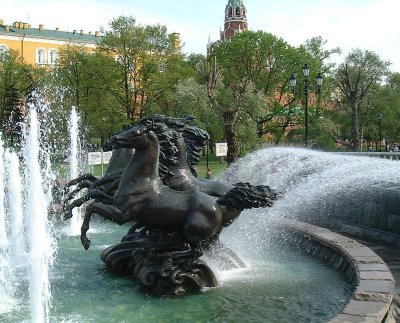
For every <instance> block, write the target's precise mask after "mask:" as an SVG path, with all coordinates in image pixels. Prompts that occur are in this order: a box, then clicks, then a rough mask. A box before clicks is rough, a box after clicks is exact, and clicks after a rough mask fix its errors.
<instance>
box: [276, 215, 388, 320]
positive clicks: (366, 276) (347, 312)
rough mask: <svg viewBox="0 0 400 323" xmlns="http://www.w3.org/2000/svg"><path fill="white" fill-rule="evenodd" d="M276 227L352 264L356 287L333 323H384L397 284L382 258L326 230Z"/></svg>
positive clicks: (290, 223)
mask: <svg viewBox="0 0 400 323" xmlns="http://www.w3.org/2000/svg"><path fill="white" fill-rule="evenodd" d="M276 224H277V225H278V226H281V227H283V228H284V229H285V230H287V231H291V232H293V233H297V234H301V235H302V236H303V237H304V238H307V239H311V240H313V241H315V242H317V243H318V244H322V245H324V246H325V247H328V248H329V249H331V250H332V251H334V252H338V253H340V254H341V255H342V256H343V257H344V258H345V259H346V260H347V261H348V262H349V263H350V264H351V267H352V269H353V271H354V273H355V275H356V280H357V286H356V288H355V290H354V292H353V295H352V297H351V298H350V301H349V302H348V303H347V305H346V307H345V308H344V310H343V311H342V313H339V314H338V315H336V316H335V317H334V318H332V319H331V320H330V321H329V322H330V323H339V322H382V321H384V319H385V318H386V316H387V315H388V312H389V309H390V306H391V304H392V301H393V297H394V294H395V281H394V278H393V275H392V273H391V271H390V270H389V268H388V266H387V265H386V263H385V262H384V261H383V260H382V258H381V257H379V256H378V255H377V254H376V253H375V252H374V251H372V250H371V249H370V248H368V247H366V246H364V245H363V244H361V243H359V242H357V241H355V240H353V239H351V238H348V237H345V236H343V235H341V234H338V233H335V232H332V231H330V230H328V229H326V228H322V227H318V226H316V225H312V224H309V223H305V222H300V221H297V220H292V219H287V218H281V219H279V220H277V221H276Z"/></svg>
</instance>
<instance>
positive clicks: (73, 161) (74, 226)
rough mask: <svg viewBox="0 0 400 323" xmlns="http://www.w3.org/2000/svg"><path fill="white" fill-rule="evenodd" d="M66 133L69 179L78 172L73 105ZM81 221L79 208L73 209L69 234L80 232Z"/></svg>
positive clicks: (76, 122) (77, 144)
mask: <svg viewBox="0 0 400 323" xmlns="http://www.w3.org/2000/svg"><path fill="white" fill-rule="evenodd" d="M68 133H69V146H70V155H69V172H70V179H74V178H77V177H78V175H79V172H80V169H79V164H80V162H79V160H80V150H81V149H80V140H79V115H78V113H77V111H76V108H75V107H72V110H71V114H70V118H69V120H68ZM81 223H82V216H81V212H80V210H79V209H74V210H73V217H72V218H71V221H70V234H73V235H78V234H79V233H80V226H81Z"/></svg>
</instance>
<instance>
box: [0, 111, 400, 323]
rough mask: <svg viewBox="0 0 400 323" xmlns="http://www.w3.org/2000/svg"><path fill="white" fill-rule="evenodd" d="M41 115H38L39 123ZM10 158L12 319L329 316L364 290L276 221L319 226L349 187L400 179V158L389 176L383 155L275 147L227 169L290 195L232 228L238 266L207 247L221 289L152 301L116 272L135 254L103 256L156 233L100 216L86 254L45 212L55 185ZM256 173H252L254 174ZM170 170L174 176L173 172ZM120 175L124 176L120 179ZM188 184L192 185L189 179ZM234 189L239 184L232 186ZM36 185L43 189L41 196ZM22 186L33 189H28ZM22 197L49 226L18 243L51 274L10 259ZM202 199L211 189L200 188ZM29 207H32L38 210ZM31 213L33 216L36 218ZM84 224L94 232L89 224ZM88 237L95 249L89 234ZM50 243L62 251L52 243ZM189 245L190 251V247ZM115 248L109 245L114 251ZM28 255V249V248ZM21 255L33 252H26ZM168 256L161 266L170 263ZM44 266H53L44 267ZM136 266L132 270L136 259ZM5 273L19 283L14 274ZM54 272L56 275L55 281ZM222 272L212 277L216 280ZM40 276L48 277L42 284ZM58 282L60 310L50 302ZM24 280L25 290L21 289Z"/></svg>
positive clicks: (2, 315)
mask: <svg viewBox="0 0 400 323" xmlns="http://www.w3.org/2000/svg"><path fill="white" fill-rule="evenodd" d="M33 115H35V113H33ZM34 119H35V118H31V121H32V120H34ZM35 129H36V127H35V124H31V126H30V130H31V132H32V136H31V137H30V138H31V139H29V140H28V141H27V145H28V143H29V145H32V146H33V147H35V148H34V149H33V150H31V153H29V154H28V153H25V159H26V160H29V162H30V163H32V166H30V168H29V173H33V174H36V175H33V177H29V178H35V176H36V184H38V183H41V182H42V179H41V178H39V177H37V176H38V174H41V172H40V170H39V172H38V167H39V165H38V163H36V162H35V158H36V161H38V160H39V159H40V158H38V157H37V153H38V151H37V150H36V149H37V147H38V145H37V144H35V142H37V137H36V136H35V135H34V134H35V133H36V131H35ZM35 138H36V139H35ZM114 144H115V142H114ZM0 153H1V150H0ZM4 155H5V162H4V161H3V159H1V158H0V163H3V162H4V165H5V166H4V167H5V172H4V174H1V173H0V202H1V198H2V195H1V193H2V192H4V190H1V183H2V182H3V183H8V184H7V186H8V189H9V191H13V192H20V193H19V194H15V198H16V199H15V200H13V201H12V202H11V201H10V197H11V196H8V192H6V196H5V201H6V203H5V204H4V205H6V208H5V210H4V214H5V216H3V217H2V213H1V209H0V235H1V234H3V236H6V239H4V240H3V239H2V240H1V242H2V244H1V245H0V260H1V261H2V263H4V264H7V263H10V264H11V265H10V266H2V267H0V290H1V292H2V293H1V294H0V295H5V294H3V291H4V293H8V295H10V297H9V299H10V300H13V302H12V303H11V302H6V300H5V299H3V298H2V297H0V321H4V322H15V321H27V320H29V319H31V320H32V321H36V322H42V321H43V322H44V321H52V322H53V321H54V322H61V321H65V322H92V321H96V322H109V321H110V320H115V321H124V320H127V319H131V318H135V321H137V322H149V321H157V320H162V319H164V318H165V317H168V319H169V320H171V321H184V320H200V321H225V322H236V321H240V320H242V321H245V320H248V321H260V318H262V319H265V318H272V317H273V318H274V319H275V321H277V322H288V321H315V322H325V321H327V320H329V319H331V318H332V317H334V316H335V315H337V314H338V313H340V312H341V310H342V309H343V308H344V307H345V306H346V304H347V302H348V301H349V299H350V297H351V294H352V292H353V290H354V283H353V282H347V281H346V280H345V279H344V277H343V276H341V274H340V273H339V272H337V271H335V270H334V269H333V268H330V267H329V266H326V265H325V264H324V263H322V262H320V261H318V260H316V259H314V258H312V257H310V256H307V255H304V254H302V253H299V252H298V251H296V250H294V249H292V248H290V247H288V246H287V245H285V244H284V243H282V242H279V241H280V237H281V236H282V237H284V236H285V233H284V232H277V229H275V228H276V227H275V226H274V222H275V221H274V219H279V218H281V217H286V218H292V217H293V218H296V219H302V220H308V221H310V222H314V223H317V222H321V221H322V222H327V219H328V218H329V217H333V218H338V220H342V218H340V217H338V216H337V214H338V213H340V212H339V211H338V210H337V208H338V207H341V208H342V209H341V210H342V211H343V210H344V209H345V208H346V207H348V204H346V203H345V202H346V199H344V198H343V195H344V194H343V191H345V192H346V194H347V192H349V193H350V192H352V190H354V196H362V197H369V196H370V194H369V193H368V192H366V187H367V188H368V187H369V186H371V185H372V184H374V185H375V184H378V179H379V178H380V179H381V180H383V182H382V185H389V183H390V185H392V184H393V183H396V182H397V183H398V175H397V174H395V173H394V169H395V168H396V167H397V164H394V162H392V163H390V162H385V165H384V166H385V174H383V172H382V171H381V169H380V167H379V163H382V162H383V161H381V160H371V159H368V160H367V159H363V158H357V157H348V156H341V155H333V154H328V153H321V152H314V151H311V150H304V149H287V148H270V149H264V150H261V151H258V152H255V153H253V154H250V155H249V156H247V157H245V158H243V159H242V160H239V161H238V163H236V164H235V165H233V166H232V167H231V168H230V169H229V170H228V171H227V173H226V177H227V179H228V180H229V182H230V183H236V182H239V181H240V182H250V183H252V184H253V185H256V186H257V185H268V186H271V187H273V188H274V189H276V190H277V191H279V192H280V198H279V199H278V200H277V201H275V202H274V205H272V206H271V207H268V208H264V207H262V208H257V209H254V208H253V209H248V210H244V211H241V212H240V213H241V215H240V216H239V217H237V218H235V221H233V223H232V224H230V225H229V226H227V227H225V228H224V229H223V230H222V232H221V234H220V236H219V238H220V239H219V240H220V241H221V242H222V243H223V245H224V246H225V247H226V248H228V249H229V250H231V251H232V252H233V254H236V255H237V256H238V257H239V260H240V264H238V265H237V266H234V267H232V262H229V263H228V264H221V261H220V260H221V259H222V260H223V258H224V257H222V258H218V259H216V258H215V257H214V256H215V254H213V250H212V249H209V250H208V249H207V248H206V249H205V250H204V254H203V256H202V257H201V258H200V259H199V260H196V261H198V262H197V263H198V264H202V265H203V264H204V265H206V266H207V267H208V268H209V270H210V271H211V272H212V274H213V276H214V278H215V281H216V282H217V283H216V284H215V285H213V286H215V287H206V286H202V288H201V291H200V292H197V293H193V294H188V295H187V296H185V297H183V298H179V299H177V298H156V297H149V296H148V295H147V294H146V293H142V292H141V291H140V287H143V285H142V284H143V282H141V281H140V280H137V281H132V279H129V278H127V277H124V276H119V275H117V274H115V273H114V272H113V271H112V270H110V269H109V268H111V269H118V268H119V265H126V260H127V258H126V255H122V257H121V258H119V257H117V256H116V255H115V254H114V255H113V256H112V257H111V260H110V262H109V263H108V264H107V265H108V266H109V268H107V267H106V266H104V264H103V263H102V262H101V261H100V260H99V254H100V253H101V252H102V251H103V260H104V259H105V258H107V257H108V256H109V255H110V254H112V253H113V252H117V251H118V250H117V249H118V246H120V245H121V244H120V240H121V237H123V240H124V242H125V243H126V244H128V245H130V248H132V249H130V251H132V250H133V251H135V252H137V251H136V249H135V248H136V247H138V246H139V247H140V248H142V247H143V244H142V243H143V242H145V243H148V244H150V245H151V244H152V243H153V240H151V239H152V238H151V237H150V236H151V235H152V234H154V232H152V231H151V230H150V231H149V230H147V231H146V230H144V231H141V230H136V229H137V227H134V228H132V223H126V224H122V225H120V226H118V225H115V224H114V223H111V222H107V221H105V220H103V219H102V218H99V217H97V218H96V217H95V218H93V219H92V221H91V228H90V231H89V234H90V237H91V239H92V244H91V248H90V249H88V250H87V251H84V250H82V246H81V241H80V239H79V238H78V237H76V236H75V235H71V233H70V231H69V230H65V228H66V226H68V227H69V223H68V224H65V223H56V224H54V227H53V226H52V225H51V224H50V223H48V222H46V221H43V220H44V219H46V218H47V212H46V210H45V209H43V208H42V207H43V206H46V205H48V201H46V198H45V193H46V190H43V189H41V188H40V187H39V186H40V185H36V186H34V183H33V182H29V181H28V177H26V179H25V178H24V177H18V176H16V175H15V174H18V169H17V168H15V167H14V169H12V165H14V166H15V164H17V165H18V163H15V158H16V156H17V155H16V154H15V153H13V152H10V151H9V152H6V153H5V154H4ZM13 160H14V161H13ZM368 165H369V166H368ZM380 165H382V164H380ZM248 169H252V172H249V171H248ZM366 169H368V171H369V176H365V172H366ZM343 173H345V174H347V173H348V174H351V180H349V181H347V182H346V179H345V178H344V177H341V180H339V179H338V177H339V176H338V174H343ZM7 174H9V175H7ZM11 174H14V175H11ZM165 174H166V175H165V176H169V175H168V171H167V172H166V173H165ZM182 174H183V175H184V176H183V177H184V178H190V176H189V175H188V173H186V172H183V173H182ZM11 176H12V177H11ZM120 176H121V175H120ZM8 178H9V179H11V178H14V179H16V178H17V179H21V181H20V183H18V181H16V182H14V183H13V184H12V185H11V183H10V182H9V179H8ZM390 178H391V179H390ZM172 179H173V178H168V180H170V183H171V185H174V184H175V185H178V183H177V182H174V181H173V180H172ZM119 180H121V179H117V181H119ZM191 183H194V182H191ZM355 183H359V185H358V186H357V185H355ZM186 184H190V183H189V182H185V185H186ZM229 185H230V186H232V184H229ZM178 186H179V185H178ZM86 187H87V188H89V192H91V190H92V193H90V194H93V196H96V194H100V195H101V192H100V193H99V192H95V190H93V187H95V186H86ZM96 187H97V186H96ZM98 188H100V191H101V189H102V187H101V186H98ZM36 191H38V192H39V193H38V194H37V192H36ZM367 191H368V190H367ZM21 192H25V193H22V194H21ZM107 192H112V193H113V192H115V188H114V189H107ZM329 192H330V194H328V193H329ZM357 192H358V193H357ZM34 193H35V194H37V195H35V197H33V194H34ZM361 193H362V194H361ZM335 194H337V195H335ZM352 194H353V193H352ZM13 195H14V194H13ZM18 195H19V196H20V197H21V198H22V197H26V200H27V201H25V202H24V203H22V204H24V208H23V214H24V216H25V217H24V220H23V223H25V224H27V221H28V220H27V219H32V221H35V223H31V222H30V224H29V225H30V226H32V227H34V226H35V227H36V226H37V225H39V227H40V228H39V227H36V228H37V229H35V230H41V231H40V232H41V234H40V237H43V238H44V240H41V241H32V237H38V235H37V233H35V234H32V230H29V232H30V234H28V235H23V238H24V239H23V240H21V241H20V242H18V244H19V243H21V246H24V244H27V247H25V249H24V247H22V249H23V250H25V253H27V252H28V251H29V253H27V255H29V259H36V260H40V261H39V262H38V264H36V265H37V266H39V267H36V268H43V269H41V270H43V271H44V275H42V276H39V277H35V278H33V276H32V275H31V274H29V275H25V274H26V273H27V272H28V268H27V266H24V265H22V266H21V267H19V266H17V265H15V264H14V263H12V262H14V260H12V257H11V256H10V255H11V254H12V253H10V250H11V247H17V246H16V245H14V246H12V244H10V243H4V242H6V241H8V242H9V241H13V242H14V239H17V237H13V238H11V234H12V231H13V229H11V226H15V227H16V228H18V227H19V224H17V223H18V222H19V223H20V220H16V219H14V222H15V223H13V224H11V221H10V218H11V217H10V215H9V214H10V212H11V211H12V212H14V213H13V214H15V215H13V217H16V218H18V219H20V215H18V214H21V209H19V210H18V208H16V209H14V206H15V205H16V204H18V202H17V200H18V197H17V196H18ZM100 195H99V196H100ZM200 196H203V195H201V194H200ZM335 196H336V198H335ZM338 196H340V197H341V202H344V203H343V204H340V203H338ZM381 198H383V197H382V196H381ZM30 199H36V200H37V202H38V204H36V205H33V204H30V203H31V202H29V200H30ZM82 203H83V202H82ZM0 205H3V204H2V203H1V204H0ZM28 205H30V206H29V209H28V208H27V206H28ZM28 211H29V213H30V214H31V215H30V216H29V218H28V217H27V212H28ZM35 212H36V214H40V213H41V214H44V215H46V216H44V217H39V218H35V216H34V215H33V213H35ZM227 214H228V213H227ZM34 218H35V220H33V219H34ZM321 218H322V219H321ZM359 218H360V219H361V217H359ZM89 219H90V218H89V217H86V218H85V220H86V224H87V225H88V220H89ZM85 220H84V221H85ZM357 221H358V220H357ZM36 222H37V223H36ZM84 229H85V230H86V228H85V227H84ZM127 232H128V234H127ZM84 233H86V232H84ZM54 236H57V237H58V239H57V251H56V254H57V258H56V261H55V262H54V264H53V265H52V259H53V257H54V255H55V254H54V252H55V248H53V247H54V246H55V244H54V240H53V239H54V238H53V237H54ZM159 237H160V235H156V240H158V238H159ZM255 237H256V239H255ZM167 238H168V236H167ZM167 240H168V239H167ZM16 241H17V240H16ZM282 241H285V239H283V240H282ZM82 242H83V243H84V244H85V243H86V244H85V245H86V246H88V241H87V240H85V236H84V235H83V236H82ZM46 244H47V246H52V248H45V245H46ZM277 244H278V247H277ZM110 246H111V247H110ZM125 246H126V245H125ZM32 247H34V248H35V250H36V249H37V250H42V251H43V250H46V252H48V253H47V254H45V255H44V254H42V255H38V254H33V249H32ZM157 247H159V246H157ZM180 247H185V248H186V246H185V244H182V245H180ZM105 250H108V251H106V252H105ZM110 250H111V252H110ZM128 250H129V248H128ZM172 251H173V252H174V250H172ZM182 251H186V250H185V249H184V250H182ZM20 253H21V254H23V253H24V251H21V252H20ZM104 253H105V254H104ZM27 255H25V256H27ZM1 257H3V258H1ZM21 257H24V256H23V255H21ZM128 259H129V258H128ZM165 259H168V257H167V258H164V260H165ZM4 260H5V261H4ZM150 260H151V258H150ZM164 260H163V263H162V264H161V265H163V264H164ZM174 261H175V259H174ZM32 263H33V262H32ZM110 263H111V265H110ZM43 264H44V265H45V266H44V267H41V266H43ZM46 264H47V266H46ZM113 264H114V265H115V266H114V267H113ZM243 264H244V266H243ZM51 265H52V266H51ZM32 266H33V264H32ZM157 266H160V265H159V264H158V265H157ZM7 268H9V270H8V269H7ZM126 268H128V269H129V270H131V269H132V268H131V267H129V265H128V267H126ZM157 270H158V269H157ZM209 270H208V269H206V271H205V273H206V274H207V273H209V272H210V271H209ZM29 272H32V273H34V272H38V270H37V269H33V268H32V269H29ZM189 273H190V270H189ZM5 275H9V276H11V277H12V278H13V279H10V280H5V279H4V277H6V276H5ZM24 275H25V276H28V277H30V278H29V281H27V280H24V279H23V277H24ZM46 276H48V281H47V282H46V281H45V277H46ZM134 277H135V276H134ZM135 278H137V276H136V277H135ZM214 278H213V279H211V280H210V281H214ZM14 280H15V281H17V282H18V283H17V285H14V286H8V285H7V284H5V283H4V282H5V281H6V282H7V281H8V282H11V281H14ZM34 280H36V281H38V282H39V283H38V284H35V283H34V282H33V281H34ZM208 282H209V281H208ZM29 285H31V287H29V290H30V293H31V295H34V293H36V294H35V295H37V296H35V298H36V297H39V298H40V299H41V301H40V302H38V304H39V305H38V306H39V307H40V308H39V309H35V307H34V306H33V307H32V306H30V305H29V303H30V301H28V299H29V296H28V295H27V290H28V286H29ZM34 285H35V286H36V287H37V288H38V289H40V290H41V291H40V292H33V290H35V288H36V287H35V286H34ZM50 285H51V300H52V302H51V304H52V306H51V308H50V307H49V298H48V297H49V296H50V293H49V289H48V288H49V286H50ZM15 286H17V287H18V288H17V289H16V288H15ZM40 304H41V305H40ZM39 316H40V317H39Z"/></svg>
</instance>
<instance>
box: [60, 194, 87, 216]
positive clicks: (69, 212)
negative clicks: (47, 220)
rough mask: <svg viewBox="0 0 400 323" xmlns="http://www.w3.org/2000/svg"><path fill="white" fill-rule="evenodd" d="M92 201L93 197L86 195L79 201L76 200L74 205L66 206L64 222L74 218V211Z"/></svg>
mask: <svg viewBox="0 0 400 323" xmlns="http://www.w3.org/2000/svg"><path fill="white" fill-rule="evenodd" d="M90 199H91V197H90V196H89V194H86V195H85V196H82V197H81V198H79V199H76V200H75V201H73V202H72V203H70V204H68V205H66V204H64V220H68V219H70V218H72V210H73V209H74V208H76V207H79V206H81V205H82V204H83V203H85V202H86V201H89V200H90Z"/></svg>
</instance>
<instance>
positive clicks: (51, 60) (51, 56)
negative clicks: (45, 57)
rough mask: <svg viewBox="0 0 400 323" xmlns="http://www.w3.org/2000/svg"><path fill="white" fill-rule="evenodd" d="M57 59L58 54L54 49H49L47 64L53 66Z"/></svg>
mask: <svg viewBox="0 0 400 323" xmlns="http://www.w3.org/2000/svg"><path fill="white" fill-rule="evenodd" d="M57 59H58V53H57V51H56V50H55V49H50V50H49V63H50V64H53V65H54V64H55V63H57Z"/></svg>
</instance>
